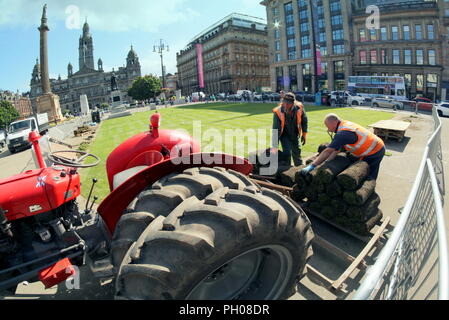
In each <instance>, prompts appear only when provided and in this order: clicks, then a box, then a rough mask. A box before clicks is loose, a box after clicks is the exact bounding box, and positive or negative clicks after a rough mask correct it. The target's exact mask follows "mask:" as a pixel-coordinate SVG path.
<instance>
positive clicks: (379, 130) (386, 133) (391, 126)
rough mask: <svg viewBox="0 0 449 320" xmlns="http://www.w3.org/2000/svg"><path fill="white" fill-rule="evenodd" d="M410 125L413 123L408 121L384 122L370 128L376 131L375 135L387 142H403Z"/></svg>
mask: <svg viewBox="0 0 449 320" xmlns="http://www.w3.org/2000/svg"><path fill="white" fill-rule="evenodd" d="M410 125H411V123H410V122H406V121H397V120H382V121H379V122H376V123H375V124H372V125H370V127H372V128H373V129H374V134H375V135H377V136H378V137H380V138H382V139H383V140H385V141H386V140H388V139H391V138H392V139H396V140H398V141H399V142H402V140H403V139H404V137H405V133H406V132H407V130H408V128H409V127H410Z"/></svg>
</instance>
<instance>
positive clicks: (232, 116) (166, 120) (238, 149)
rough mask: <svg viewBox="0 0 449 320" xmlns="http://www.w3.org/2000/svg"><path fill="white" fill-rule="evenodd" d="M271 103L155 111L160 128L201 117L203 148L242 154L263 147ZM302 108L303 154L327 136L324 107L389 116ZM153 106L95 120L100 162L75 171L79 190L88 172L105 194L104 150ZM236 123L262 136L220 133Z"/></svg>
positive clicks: (369, 118)
mask: <svg viewBox="0 0 449 320" xmlns="http://www.w3.org/2000/svg"><path fill="white" fill-rule="evenodd" d="M274 107H275V105H274V104H248V103H245V104H240V103H235V104H231V103H228V104H204V105H195V106H186V107H179V108H172V109H163V110H160V111H159V112H160V113H161V116H162V123H161V127H162V129H171V130H179V129H184V130H187V132H189V134H190V135H192V134H193V123H194V122H195V121H201V135H200V137H201V138H200V139H199V140H201V143H202V150H203V151H208V152H209V151H224V152H227V153H232V154H236V155H240V156H245V157H246V156H247V155H248V153H249V152H251V151H254V150H256V149H265V148H268V147H269V145H270V135H269V132H270V131H269V130H270V129H271V126H272V120H273V113H272V109H273V108H274ZM306 111H307V115H308V118H309V135H308V144H307V145H306V146H305V147H303V157H307V156H309V155H311V154H313V153H315V152H316V150H317V148H318V146H319V145H320V144H321V143H325V142H329V141H330V137H329V135H328V134H327V129H326V128H325V127H324V125H323V119H324V117H325V116H326V115H327V114H328V113H330V112H335V113H337V114H338V115H340V116H341V117H342V118H344V119H347V120H350V121H353V122H356V123H358V124H360V125H362V126H365V127H367V126H368V125H370V124H373V123H375V122H377V121H379V120H388V119H391V118H393V116H394V114H392V113H387V112H378V111H369V110H356V109H352V108H331V107H327V106H322V107H317V106H311V105H310V106H309V105H308V106H306ZM153 112H154V111H153ZM153 112H150V111H148V112H142V113H136V114H134V115H132V116H130V117H125V118H118V119H113V120H107V121H104V122H103V123H102V124H101V126H100V128H99V131H98V134H97V137H96V139H95V141H94V142H93V143H92V145H91V146H90V148H89V151H90V152H91V153H93V154H96V155H98V156H99V157H100V158H101V163H100V165H98V166H97V167H95V168H90V169H84V170H82V171H81V176H82V182H83V190H82V191H83V195H84V196H86V195H87V194H88V192H89V188H90V185H91V180H92V178H97V179H98V180H99V181H98V183H97V187H96V190H95V194H96V195H98V196H99V198H100V200H102V199H104V198H105V197H106V195H107V194H108V193H109V187H108V182H107V175H106V168H105V166H106V159H107V157H108V155H109V154H110V153H111V152H112V151H113V150H114V149H115V148H116V147H117V146H119V145H120V144H121V143H122V142H124V141H125V140H126V139H128V138H130V137H132V136H133V135H136V134H138V133H140V132H143V131H146V130H148V126H149V117H150V115H151V114H152V113H153ZM209 129H212V131H211V130H209ZM236 129H241V130H243V132H245V131H246V130H251V129H253V130H255V131H256V132H257V131H258V130H259V129H261V130H262V132H265V133H266V134H265V137H264V136H263V135H260V134H259V135H258V136H257V141H256V139H255V138H248V137H245V138H244V137H243V132H240V133H238V132H237V136H238V138H235V136H233V135H229V136H225V135H224V134H225V131H226V130H236ZM214 132H217V133H218V132H220V133H221V136H223V137H224V138H223V139H220V138H219V139H216V138H213V137H214ZM247 133H248V131H247Z"/></svg>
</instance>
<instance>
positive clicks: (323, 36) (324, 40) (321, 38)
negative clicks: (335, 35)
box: [319, 32, 326, 42]
mask: <svg viewBox="0 0 449 320" xmlns="http://www.w3.org/2000/svg"><path fill="white" fill-rule="evenodd" d="M319 42H326V32H321V33H320V36H319Z"/></svg>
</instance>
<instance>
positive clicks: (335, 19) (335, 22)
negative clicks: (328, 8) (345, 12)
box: [331, 15, 343, 26]
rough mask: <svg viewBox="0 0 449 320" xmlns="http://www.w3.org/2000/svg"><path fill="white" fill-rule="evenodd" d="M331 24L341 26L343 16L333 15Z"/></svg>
mask: <svg viewBox="0 0 449 320" xmlns="http://www.w3.org/2000/svg"><path fill="white" fill-rule="evenodd" d="M331 24H332V25H333V26H341V25H342V24H343V17H342V16H341V15H337V16H333V17H331Z"/></svg>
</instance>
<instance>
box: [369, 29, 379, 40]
mask: <svg viewBox="0 0 449 320" xmlns="http://www.w3.org/2000/svg"><path fill="white" fill-rule="evenodd" d="M369 37H370V40H371V41H377V30H376V29H370V30H369Z"/></svg>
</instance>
